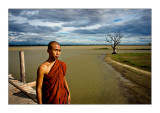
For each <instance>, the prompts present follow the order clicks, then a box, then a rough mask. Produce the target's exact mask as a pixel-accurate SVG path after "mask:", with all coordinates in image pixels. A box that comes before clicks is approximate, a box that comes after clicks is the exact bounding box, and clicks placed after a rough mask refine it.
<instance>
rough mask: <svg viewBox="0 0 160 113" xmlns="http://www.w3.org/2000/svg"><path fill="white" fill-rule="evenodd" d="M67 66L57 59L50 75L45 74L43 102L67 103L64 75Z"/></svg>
mask: <svg viewBox="0 0 160 113" xmlns="http://www.w3.org/2000/svg"><path fill="white" fill-rule="evenodd" d="M66 69H67V66H66V64H65V63H64V62H62V61H59V60H56V62H55V63H54V65H53V66H52V67H51V69H50V71H49V73H48V75H44V78H43V85H42V104H66V103H67V90H66V88H65V87H64V76H65V73H66Z"/></svg>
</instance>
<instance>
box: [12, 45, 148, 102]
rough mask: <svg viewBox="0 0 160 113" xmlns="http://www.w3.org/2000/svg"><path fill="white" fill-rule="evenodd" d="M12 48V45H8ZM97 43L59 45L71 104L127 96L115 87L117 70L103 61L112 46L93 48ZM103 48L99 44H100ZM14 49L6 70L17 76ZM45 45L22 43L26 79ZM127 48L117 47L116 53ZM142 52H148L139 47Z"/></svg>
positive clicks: (43, 53)
mask: <svg viewBox="0 0 160 113" xmlns="http://www.w3.org/2000/svg"><path fill="white" fill-rule="evenodd" d="M10 48H11V49H12V47H10ZM94 48H99V46H91V47H88V46H84V47H79V46H63V47H62V53H61V57H60V58H59V60H62V61H64V62H65V63H66V64H67V73H66V79H67V81H68V85H69V89H70V92H71V103H72V104H125V103H127V99H126V98H125V97H124V96H123V95H122V92H121V90H120V87H119V79H118V77H119V76H120V73H118V72H117V71H115V70H114V69H113V68H112V67H111V66H110V65H108V64H107V63H106V62H104V57H105V55H106V54H107V53H111V52H112V50H95V49H94ZM102 48H103V47H102ZM18 49H20V48H17V49H14V50H10V51H9V73H10V74H12V75H13V76H14V77H15V78H17V79H20V70H19V53H18ZM46 49H47V47H25V48H24V51H25V53H24V54H25V69H26V80H27V82H32V81H35V80H36V77H37V74H36V73H37V68H38V66H39V65H40V64H42V63H43V62H44V61H45V60H46V59H47V58H48V54H47V52H46ZM121 52H122V53H124V52H131V51H130V50H121V51H119V53H121ZM132 52H142V50H141V51H140V50H132ZM143 52H150V51H147V50H143Z"/></svg>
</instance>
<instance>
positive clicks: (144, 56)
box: [110, 53, 151, 72]
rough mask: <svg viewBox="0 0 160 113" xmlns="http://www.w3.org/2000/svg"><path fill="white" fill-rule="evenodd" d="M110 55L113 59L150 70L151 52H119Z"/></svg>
mask: <svg viewBox="0 0 160 113" xmlns="http://www.w3.org/2000/svg"><path fill="white" fill-rule="evenodd" d="M110 57H111V58H112V59H113V60H115V61H118V62H121V63H124V64H127V65H130V66H133V67H136V68H140V69H142V70H146V71H150V72H151V53H121V54H116V55H110Z"/></svg>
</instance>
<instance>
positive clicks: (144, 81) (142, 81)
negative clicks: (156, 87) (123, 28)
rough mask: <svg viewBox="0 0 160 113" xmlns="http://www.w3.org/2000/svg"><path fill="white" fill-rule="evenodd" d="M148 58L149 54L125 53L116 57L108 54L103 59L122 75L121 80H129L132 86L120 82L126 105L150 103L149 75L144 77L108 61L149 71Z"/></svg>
mask: <svg viewBox="0 0 160 113" xmlns="http://www.w3.org/2000/svg"><path fill="white" fill-rule="evenodd" d="M150 56H151V54H150V53H149V54H148V53H147V54H146V53H145V54H144V53H134V54H131V53H129V54H128V53H125V54H118V55H111V54H110V55H107V56H106V58H105V60H106V62H107V63H109V64H110V65H111V66H112V67H114V68H115V69H116V70H117V71H118V72H120V73H121V74H122V78H124V79H126V80H129V82H130V83H131V84H132V85H131V84H128V82H124V81H121V82H120V85H121V88H122V91H123V93H124V95H125V96H126V97H128V103H132V104H150V103H151V75H145V74H143V73H140V72H137V71H134V70H132V69H129V68H126V67H123V66H120V65H118V64H115V63H113V62H112V61H111V60H110V59H112V60H116V61H118V62H121V63H125V64H128V65H131V66H135V67H137V68H140V69H145V70H148V71H149V70H151V69H150V68H151V66H150V64H151V63H150V62H151V60H150ZM147 62H148V63H147Z"/></svg>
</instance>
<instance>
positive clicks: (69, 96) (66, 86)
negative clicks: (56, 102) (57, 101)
mask: <svg viewBox="0 0 160 113" xmlns="http://www.w3.org/2000/svg"><path fill="white" fill-rule="evenodd" d="M64 86H65V88H66V90H67V93H68V99H69V101H70V99H71V94H70V91H69V87H68V83H67V80H66V78H65V77H64Z"/></svg>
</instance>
